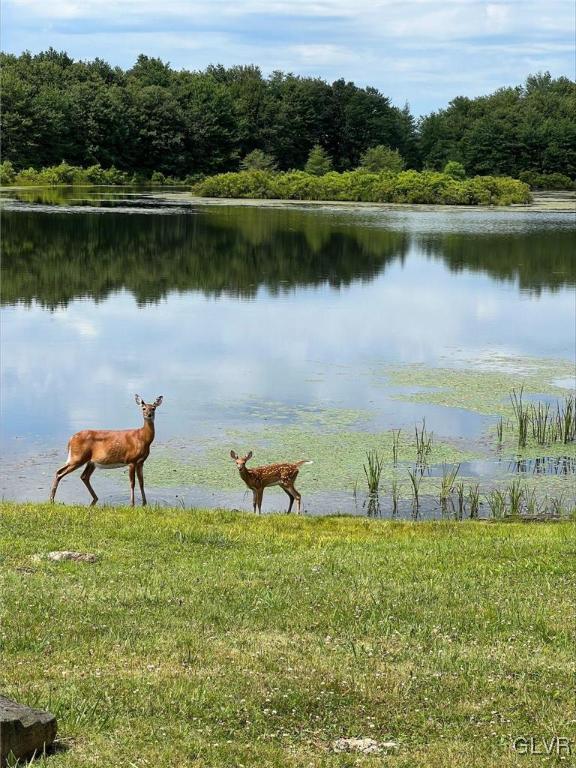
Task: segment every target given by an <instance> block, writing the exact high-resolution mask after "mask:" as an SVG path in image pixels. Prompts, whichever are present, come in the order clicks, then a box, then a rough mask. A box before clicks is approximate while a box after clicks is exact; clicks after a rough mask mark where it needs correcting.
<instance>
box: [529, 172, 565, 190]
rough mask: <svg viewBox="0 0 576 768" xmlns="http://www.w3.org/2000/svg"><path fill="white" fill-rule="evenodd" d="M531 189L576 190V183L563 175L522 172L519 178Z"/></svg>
mask: <svg viewBox="0 0 576 768" xmlns="http://www.w3.org/2000/svg"><path fill="white" fill-rule="evenodd" d="M518 178H519V179H520V181H523V182H524V184H528V186H529V187H530V189H549V190H555V189H576V182H575V181H572V179H571V178H570V176H565V175H564V174H563V173H537V172H536V171H522V173H521V174H520V175H519V177H518Z"/></svg>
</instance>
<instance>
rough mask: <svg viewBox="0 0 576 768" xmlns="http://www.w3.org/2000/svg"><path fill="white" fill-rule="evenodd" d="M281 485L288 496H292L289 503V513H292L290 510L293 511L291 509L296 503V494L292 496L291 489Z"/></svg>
mask: <svg viewBox="0 0 576 768" xmlns="http://www.w3.org/2000/svg"><path fill="white" fill-rule="evenodd" d="M280 487H281V488H282V490H283V491H284V493H285V494H286V495H287V496H289V497H290V504H288V514H290V512H291V510H292V504H294V496H292V494H291V493H290V491H289V490H288V488H285V487H284V486H283V485H281V486H280Z"/></svg>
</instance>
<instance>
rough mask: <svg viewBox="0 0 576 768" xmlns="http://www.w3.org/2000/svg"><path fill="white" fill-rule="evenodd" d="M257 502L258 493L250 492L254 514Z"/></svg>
mask: <svg viewBox="0 0 576 768" xmlns="http://www.w3.org/2000/svg"><path fill="white" fill-rule="evenodd" d="M257 501H258V493H257V492H256V491H255V490H252V508H253V509H254V512H256V502H257Z"/></svg>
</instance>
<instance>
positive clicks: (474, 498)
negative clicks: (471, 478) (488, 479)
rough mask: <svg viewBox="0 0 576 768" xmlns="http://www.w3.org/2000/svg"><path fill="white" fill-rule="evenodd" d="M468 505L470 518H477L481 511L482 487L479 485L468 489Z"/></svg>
mask: <svg viewBox="0 0 576 768" xmlns="http://www.w3.org/2000/svg"><path fill="white" fill-rule="evenodd" d="M468 504H469V505H470V517H471V518H477V517H478V512H479V510H480V486H479V485H478V483H476V485H471V486H470V487H469V488H468Z"/></svg>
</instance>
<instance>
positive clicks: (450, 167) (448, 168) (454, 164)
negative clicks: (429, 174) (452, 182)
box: [443, 160, 466, 179]
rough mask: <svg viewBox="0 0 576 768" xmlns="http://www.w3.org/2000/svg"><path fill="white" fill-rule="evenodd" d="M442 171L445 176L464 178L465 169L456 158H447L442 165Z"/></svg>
mask: <svg viewBox="0 0 576 768" xmlns="http://www.w3.org/2000/svg"><path fill="white" fill-rule="evenodd" d="M443 173H445V174H446V176H451V177H452V178H453V179H465V178H466V171H465V170H464V166H463V165H462V163H459V162H458V161H457V160H448V162H447V163H446V165H445V166H444V171H443Z"/></svg>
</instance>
